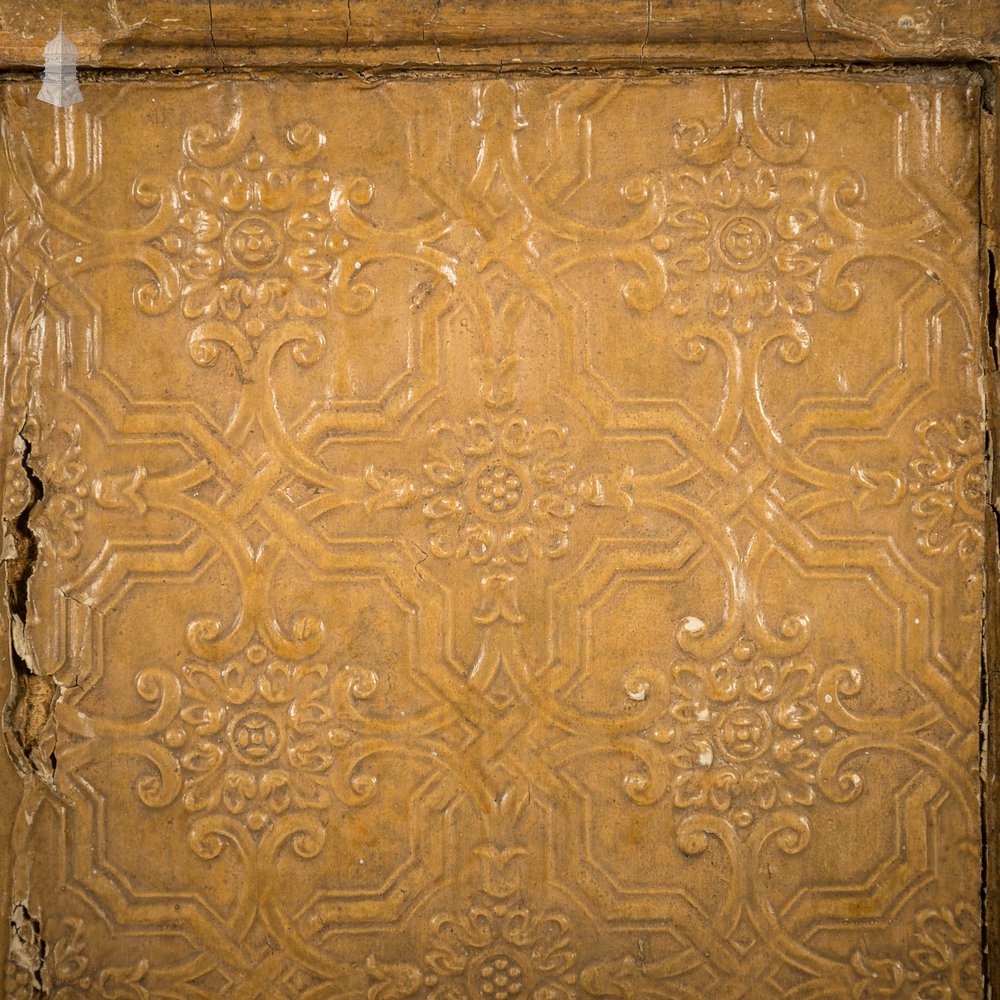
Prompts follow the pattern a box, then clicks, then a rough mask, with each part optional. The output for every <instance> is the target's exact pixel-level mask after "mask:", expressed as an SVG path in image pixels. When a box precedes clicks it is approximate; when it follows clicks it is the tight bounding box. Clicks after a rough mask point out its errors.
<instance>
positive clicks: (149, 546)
mask: <svg viewBox="0 0 1000 1000" xmlns="http://www.w3.org/2000/svg"><path fill="white" fill-rule="evenodd" d="M36 89H37V85H32V86H30V87H29V86H20V85H8V86H7V87H6V90H5V92H4V134H3V140H4V145H5V150H6V157H7V162H6V168H5V171H4V184H5V188H4V213H5V214H4V231H3V239H4V249H5V251H6V260H5V285H4V294H5V297H6V307H7V309H8V313H9V316H10V331H9V334H8V344H7V386H6V393H7V395H6V402H5V414H6V417H5V419H6V425H5V426H6V428H7V430H6V434H7V438H6V440H7V442H9V443H10V444H9V447H10V454H11V459H10V461H9V462H8V468H7V482H6V487H5V495H4V511H5V522H4V523H5V530H6V537H7V544H6V545H5V553H6V555H7V557H8V580H9V581H10V580H11V578H12V577H13V578H15V581H16V579H19V576H18V574H19V573H20V575H21V576H24V577H28V578H29V579H28V584H27V602H26V605H25V606H24V608H23V609H22V610H21V611H18V602H17V601H16V600H14V601H13V602H12V608H13V623H12V631H13V633H14V639H15V647H16V650H17V652H16V655H15V657H14V659H15V661H16V662H15V667H16V669H17V673H18V679H17V683H16V685H15V697H14V699H13V704H12V709H11V712H10V713H9V718H8V722H7V728H8V740H9V743H10V746H11V749H12V750H13V751H14V752H15V753H16V754H20V755H21V758H22V759H21V760H20V765H21V769H22V770H23V772H24V783H23V798H22V800H21V802H20V804H19V805H18V806H17V810H18V812H17V817H16V823H15V831H14V840H13V852H12V858H11V869H12V871H11V876H10V877H11V894H12V900H13V910H14V918H15V919H14V937H13V938H12V948H11V961H10V963H9V969H8V977H7V990H8V995H10V996H12V997H16V998H18V1000H23V998H27V997H33V996H36V995H37V994H36V992H35V991H36V988H37V987H40V986H41V987H44V989H45V990H47V991H48V993H47V994H46V995H50V996H54V997H58V998H60V1000H70V998H72V1000H77V998H82V997H115V998H206V1000H207V998H217V997H225V998H246V1000H250V998H256V997H267V998H273V997H303V998H310V1000H320V998H324V1000H325V998H331V1000H332V998H335V997H336V998H341V997H351V998H355V997H356V998H361V997H367V998H368V1000H402V998H406V997H430V998H435V1000H458V998H469V1000H514V998H521V997H523V998H525V1000H527V998H531V1000H564V998H569V997H580V998H586V997H619V998H628V1000H631V998H640V997H654V996H655V997H676V998H684V1000H694V998H703V997H704V998H713V1000H722V998H733V1000H736V998H740V997H747V998H772V997H776V996H783V997H793V998H798V1000H807V998H808V1000H820V998H835V997H836V998H841V997H854V998H858V1000H861V998H870V997H882V996H898V997H919V998H929V997H946V996H947V997H952V998H964V1000H972V998H973V997H976V996H978V995H979V990H980V946H981V935H980V919H979V913H980V910H979V889H980V885H979V879H980V868H981V842H980V807H979V795H978V791H979V777H978V754H979V700H980V615H981V604H982V572H981V571H982V565H983V527H982V526H983V496H984V467H983V460H982V456H983V448H984V445H983V434H982V429H981V419H982V402H981V396H980V390H979V384H978V380H979V376H980V373H981V356H980V339H981V334H980V327H981V316H980V314H981V307H980V300H979V279H978V271H979V257H978V221H979V204H978V199H979V188H978V176H979V173H978V172H979V159H978V145H979V124H978V121H979V119H978V115H979V93H978V81H977V80H975V78H973V77H970V76H967V75H965V74H962V73H958V72H955V73H951V74H948V73H943V72H942V73H939V74H928V73H924V74H913V75H911V76H910V77H901V76H899V75H898V74H896V75H879V74H867V75H864V76H856V77H852V78H847V77H844V76H833V75H830V76H818V75H810V76H795V75H775V76H768V75H761V76H758V77H757V78H751V77H745V76H732V77H722V76H697V75H687V76H677V77H663V78H660V79H654V80H646V81H642V82H638V81H626V80H609V79H605V80H582V79H568V80H561V79H555V78H550V79H540V78H536V79H532V78H527V77H525V78H516V77H515V78H508V79H503V80H498V79H496V78H493V77H491V78H482V79H472V78H467V79H455V80H446V79H443V78H442V79H434V80H426V81H422V82H416V81H412V80H398V81H395V82H386V83H383V84H381V85H379V86H375V87H365V86H360V85H357V84H354V83H351V82H348V81H333V80H330V81H316V82H309V83H295V82H292V81H290V80H284V81H271V82H269V83H267V84H258V83H254V82H243V83H236V82H216V83H210V84H206V83H203V84H200V85H198V84H190V83H176V84H173V83H165V82H160V83H156V84H153V83H132V84H125V85H116V84H113V83H104V84H99V85H90V86H85V87H84V98H85V99H84V103H83V104H82V105H79V106H77V107H74V108H70V109H64V110H56V109H53V108H51V107H49V106H47V105H43V104H40V103H39V102H37V101H36V100H35V97H34V91H35V90H36ZM28 470H30V471H31V475H32V476H33V477H35V478H36V479H37V480H38V484H37V485H36V486H35V487H34V488H33V487H32V482H31V478H30V477H29V475H28ZM39 490H41V496H40V498H38V499H37V502H34V506H33V507H32V503H33V493H37V492H38V491H39ZM26 507H27V508H30V514H29V515H28V517H27V518H26V519H25V518H23V517H22V518H20V519H19V514H20V512H21V511H22V510H24V509H25V508H26ZM25 520H26V521H27V524H25V523H24V522H25ZM31 538H33V539H34V541H35V545H36V547H37V553H33V552H32V551H31V549H32V546H31V545H30V544H28V543H29V542H30V540H31ZM14 590H15V591H16V590H17V586H16V585H15V586H14ZM15 596H16V595H15ZM949 991H950V992H949Z"/></svg>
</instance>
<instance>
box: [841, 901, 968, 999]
mask: <svg viewBox="0 0 1000 1000" xmlns="http://www.w3.org/2000/svg"><path fill="white" fill-rule="evenodd" d="M981 944H982V941H981V935H980V932H979V915H978V914H977V913H976V912H975V911H974V909H973V908H972V907H971V906H969V905H968V904H965V903H962V904H959V905H958V906H957V907H955V908H954V909H951V908H949V907H942V908H941V909H937V910H922V911H921V912H920V913H919V914H917V921H916V929H915V930H914V932H913V934H912V935H911V937H910V941H909V949H908V952H907V957H906V959H905V960H903V961H898V960H896V959H891V958H871V957H869V956H868V955H866V954H864V952H862V951H856V952H855V953H854V956H853V958H852V960H851V962H852V965H853V966H854V971H855V973H856V974H857V976H858V982H857V984H856V985H855V987H854V992H853V996H854V997H855V998H856V1000H864V998H867V997H896V996H899V997H901V996H908V997H909V996H912V997H913V998H914V1000H975V998H976V997H979V996H981V995H982V990H983V977H982V971H981V964H980V961H981V960H980V947H981Z"/></svg>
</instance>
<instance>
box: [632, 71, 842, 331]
mask: <svg viewBox="0 0 1000 1000" xmlns="http://www.w3.org/2000/svg"><path fill="white" fill-rule="evenodd" d="M759 95H760V91H756V92H755V96H754V100H755V101H759V99H760V98H759ZM762 118H763V116H762V114H761V108H760V106H759V104H758V105H756V106H752V107H746V106H745V103H744V101H743V93H742V92H741V91H740V90H733V91H731V92H730V103H729V105H728V107H727V108H726V117H725V120H724V121H723V124H722V126H721V128H719V129H718V130H717V131H714V132H713V131H711V130H710V129H709V128H707V127H706V126H705V125H704V124H703V123H701V122H696V123H688V124H679V125H678V126H677V128H676V129H675V132H674V143H675V146H676V148H677V149H678V151H679V152H680V153H681V154H682V156H683V157H684V158H685V159H686V160H687V161H688V162H689V164H690V166H689V167H687V168H686V169H684V170H679V171H676V172H675V173H674V174H673V175H672V176H671V177H670V181H669V185H668V188H667V192H666V200H667V204H668V205H669V206H670V207H669V208H668V210H667V212H666V217H665V223H666V227H665V229H664V230H663V231H662V232H660V233H658V234H657V235H656V236H654V237H653V238H652V246H653V248H654V250H655V251H656V252H657V253H659V254H662V255H663V256H664V260H665V263H666V268H667V272H668V274H669V276H670V277H669V279H668V282H669V288H670V292H669V297H670V304H671V308H672V309H673V311H674V312H676V313H677V314H678V315H682V316H687V315H691V316H697V315H698V314H699V310H701V309H703V308H705V307H707V309H708V311H709V312H710V313H711V314H712V315H715V316H717V317H719V318H720V319H723V320H725V321H726V322H727V323H729V324H730V325H731V327H732V329H733V330H734V331H735V332H737V333H739V334H747V333H749V332H750V331H751V330H752V329H753V328H754V325H755V324H756V323H757V322H758V321H759V320H761V319H766V318H767V317H770V316H772V315H774V314H776V313H777V314H778V315H785V316H788V317H790V318H791V319H796V320H798V319H801V318H802V317H805V316H808V315H809V314H810V313H812V312H813V309H814V307H815V300H816V294H817V278H818V271H819V268H820V264H821V262H822V261H823V260H824V258H825V257H827V256H828V255H829V254H830V252H831V251H832V250H833V249H834V247H835V246H836V244H837V242H838V241H837V239H836V237H835V235H834V233H833V232H832V231H831V229H830V228H829V226H827V225H826V223H825V221H824V219H823V217H822V214H821V209H820V199H821V197H822V196H823V188H824V186H825V185H828V184H829V181H821V179H820V174H819V172H818V171H816V170H812V169H809V168H807V167H804V166H802V165H801V163H802V160H803V158H804V157H805V154H806V152H807V150H808V149H809V146H810V144H811V142H812V140H813V135H812V133H811V132H809V131H807V130H806V129H804V128H803V127H802V126H801V125H800V124H799V123H796V122H791V123H788V124H786V125H785V126H784V127H783V128H782V130H781V133H780V135H779V138H777V139H775V138H772V136H771V135H769V134H768V133H767V132H766V131H765V129H764V127H763V126H762ZM699 167H701V168H704V169H699ZM840 180H842V178H840ZM626 195H627V196H629V195H632V197H633V198H634V197H635V195H634V194H633V192H632V191H631V189H629V190H626ZM826 197H827V198H828V197H829V195H828V194H827V195H826ZM705 285H707V286H708V288H709V297H708V300H707V302H706V301H704V299H703V298H701V297H700V296H701V291H702V288H703V287H704V286H705Z"/></svg>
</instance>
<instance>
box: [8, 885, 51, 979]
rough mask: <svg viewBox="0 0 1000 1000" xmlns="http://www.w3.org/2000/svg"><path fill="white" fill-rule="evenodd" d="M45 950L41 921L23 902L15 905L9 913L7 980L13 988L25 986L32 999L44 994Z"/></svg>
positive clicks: (25, 902)
mask: <svg viewBox="0 0 1000 1000" xmlns="http://www.w3.org/2000/svg"><path fill="white" fill-rule="evenodd" d="M45 951H46V949H45V941H44V939H43V937H42V923H41V920H40V919H39V918H38V917H36V916H34V915H33V914H32V913H31V911H30V910H29V908H28V903H27V901H22V902H19V903H15V904H14V905H13V906H12V907H11V911H10V949H9V951H8V954H7V961H8V977H10V978H13V980H14V986H15V988H17V987H27V988H28V989H29V990H30V991H31V993H30V995H31V996H32V998H36V997H37V998H41V997H42V996H44V995H45V994H44V989H45V987H44V983H43V973H44V970H45ZM8 985H11V984H10V982H9V979H8Z"/></svg>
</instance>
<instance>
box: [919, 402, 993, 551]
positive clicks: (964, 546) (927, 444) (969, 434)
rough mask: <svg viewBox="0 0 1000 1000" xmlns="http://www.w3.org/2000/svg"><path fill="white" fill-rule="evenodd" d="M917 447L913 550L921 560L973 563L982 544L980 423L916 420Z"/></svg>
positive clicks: (983, 474) (958, 419) (959, 419)
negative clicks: (946, 558) (915, 548)
mask: <svg viewBox="0 0 1000 1000" xmlns="http://www.w3.org/2000/svg"><path fill="white" fill-rule="evenodd" d="M916 434H917V436H918V437H919V439H920V445H921V447H920V448H919V450H918V451H917V453H916V455H914V457H913V458H912V459H911V460H910V467H909V471H910V483H909V492H910V493H911V494H912V495H913V497H914V499H913V504H912V509H913V514H914V516H915V518H916V520H917V525H918V534H917V546H918V547H919V549H920V551H921V552H923V553H924V554H925V555H932V556H938V555H954V554H956V553H957V554H958V555H959V556H960V557H961V558H962V559H968V560H974V559H976V558H977V557H978V554H979V551H980V549H981V548H982V544H983V524H982V520H983V508H984V505H985V502H986V462H985V458H984V455H983V447H982V445H983V440H982V439H983V432H982V428H981V426H980V421H979V420H977V419H975V418H973V417H970V416H968V415H964V414H960V415H959V416H958V417H956V418H955V419H954V420H921V421H920V423H918V424H917V426H916Z"/></svg>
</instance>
